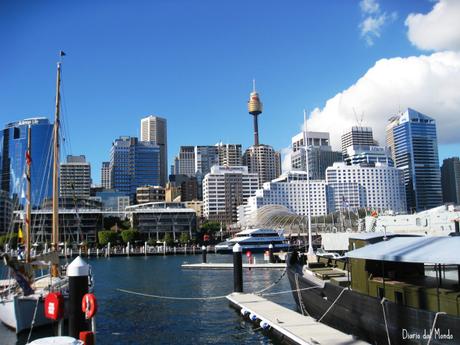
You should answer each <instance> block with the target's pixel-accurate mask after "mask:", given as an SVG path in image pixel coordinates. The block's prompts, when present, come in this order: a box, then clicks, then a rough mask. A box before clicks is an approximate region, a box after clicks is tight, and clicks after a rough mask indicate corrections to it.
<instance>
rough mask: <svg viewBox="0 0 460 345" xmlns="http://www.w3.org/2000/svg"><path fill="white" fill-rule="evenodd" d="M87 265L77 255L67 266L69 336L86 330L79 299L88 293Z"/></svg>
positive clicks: (86, 326) (75, 335) (76, 335)
mask: <svg viewBox="0 0 460 345" xmlns="http://www.w3.org/2000/svg"><path fill="white" fill-rule="evenodd" d="M88 275H89V265H88V264H87V263H86V262H85V261H84V260H83V259H82V258H81V257H80V256H78V257H77V258H75V260H73V261H72V262H71V263H70V265H69V267H67V276H68V277H69V336H71V337H74V338H76V339H78V338H79V335H80V332H81V331H86V330H87V329H88V325H87V323H86V320H85V314H84V313H83V312H82V311H81V301H82V299H83V296H84V295H85V294H86V293H88Z"/></svg>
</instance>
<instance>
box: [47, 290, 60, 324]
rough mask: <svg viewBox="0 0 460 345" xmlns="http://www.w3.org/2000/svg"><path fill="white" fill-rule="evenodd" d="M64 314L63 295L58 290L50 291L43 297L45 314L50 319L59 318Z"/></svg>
mask: <svg viewBox="0 0 460 345" xmlns="http://www.w3.org/2000/svg"><path fill="white" fill-rule="evenodd" d="M63 315H64V297H63V296H62V294H61V293H60V292H50V293H49V294H48V295H47V296H46V297H45V316H46V318H48V319H51V320H59V319H60V318H62V316H63Z"/></svg>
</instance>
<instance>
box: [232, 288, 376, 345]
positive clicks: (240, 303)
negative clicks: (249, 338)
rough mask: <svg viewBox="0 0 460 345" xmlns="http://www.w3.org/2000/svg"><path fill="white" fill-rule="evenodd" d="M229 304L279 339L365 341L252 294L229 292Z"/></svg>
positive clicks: (335, 344)
mask: <svg viewBox="0 0 460 345" xmlns="http://www.w3.org/2000/svg"><path fill="white" fill-rule="evenodd" d="M227 299H228V300H229V301H230V305H231V306H232V307H233V308H235V309H237V310H238V311H241V309H244V310H245V311H246V314H247V315H246V317H249V315H251V314H252V315H255V316H256V317H257V318H256V322H257V323H260V322H262V321H264V322H266V323H267V324H268V325H269V329H270V332H273V335H275V336H276V337H277V338H279V339H280V340H281V341H282V342H285V343H289V344H292V343H293V344H302V345H303V344H305V345H368V343H366V342H364V341H361V340H356V339H355V338H354V337H353V336H351V335H349V334H345V333H343V332H340V331H338V330H336V329H335V328H332V327H329V326H327V325H325V324H323V323H319V322H317V321H316V320H315V319H313V318H311V317H309V316H304V315H302V314H299V313H297V312H295V311H293V310H290V309H288V308H285V307H283V306H280V305H278V304H276V303H273V302H270V301H268V300H266V299H265V298H263V297H260V296H257V295H253V294H242V293H232V294H230V295H228V296H227Z"/></svg>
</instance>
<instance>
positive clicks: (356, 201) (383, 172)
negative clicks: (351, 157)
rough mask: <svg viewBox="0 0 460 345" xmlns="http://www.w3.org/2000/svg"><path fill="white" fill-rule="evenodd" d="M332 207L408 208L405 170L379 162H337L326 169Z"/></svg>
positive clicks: (330, 210) (330, 206)
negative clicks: (367, 164)
mask: <svg viewBox="0 0 460 345" xmlns="http://www.w3.org/2000/svg"><path fill="white" fill-rule="evenodd" d="M326 184H327V197H328V210H329V212H335V211H339V210H357V209H359V208H366V209H367V208H370V209H373V210H377V211H389V210H391V211H393V212H395V213H402V212H405V211H406V197H405V189H404V180H403V171H402V170H401V169H398V168H394V167H389V166H387V165H385V164H382V163H375V166H360V165H346V164H345V163H343V162H342V163H334V165H333V166H331V167H329V168H327V169H326Z"/></svg>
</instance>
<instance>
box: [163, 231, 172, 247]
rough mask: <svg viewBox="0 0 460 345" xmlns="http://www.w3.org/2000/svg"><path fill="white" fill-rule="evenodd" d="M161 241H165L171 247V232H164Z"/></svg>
mask: <svg viewBox="0 0 460 345" xmlns="http://www.w3.org/2000/svg"><path fill="white" fill-rule="evenodd" d="M163 242H166V245H167V246H169V247H171V246H173V245H174V239H173V238H172V236H171V234H170V233H169V232H167V233H165V235H164V237H163Z"/></svg>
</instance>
